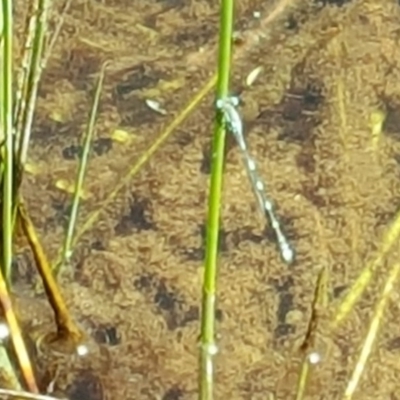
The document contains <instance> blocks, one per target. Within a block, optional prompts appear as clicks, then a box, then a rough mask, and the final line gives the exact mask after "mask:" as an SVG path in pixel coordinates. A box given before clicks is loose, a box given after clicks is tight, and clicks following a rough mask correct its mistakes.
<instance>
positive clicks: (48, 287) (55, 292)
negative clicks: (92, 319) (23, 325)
mask: <svg viewBox="0 0 400 400" xmlns="http://www.w3.org/2000/svg"><path fill="white" fill-rule="evenodd" d="M18 216H19V220H20V222H21V226H22V229H23V231H24V234H25V236H26V238H27V240H28V242H29V245H30V247H31V250H32V252H33V255H34V259H35V262H36V267H37V270H38V272H39V274H40V277H41V278H42V282H43V286H44V289H45V292H46V295H47V297H48V300H49V303H50V305H51V307H52V309H53V312H54V316H55V322H56V325H57V334H56V335H55V336H54V335H51V339H52V341H53V340H54V341H57V342H58V343H59V344H60V345H61V346H63V347H64V346H65V347H66V348H67V349H68V352H71V350H72V351H74V349H75V348H76V347H77V345H78V344H79V343H80V341H81V340H82V339H83V333H82V332H81V331H80V329H79V328H78V327H77V326H76V324H75V322H74V320H73V319H72V317H71V315H70V313H69V311H68V308H67V306H66V304H65V301H64V298H63V296H62V295H61V292H60V289H59V287H58V284H57V282H56V280H55V278H54V276H53V273H52V270H51V267H50V264H49V262H48V260H47V257H46V254H45V253H44V250H43V248H42V245H41V244H40V241H39V239H38V237H37V234H36V231H35V228H34V226H33V224H32V222H31V220H30V218H29V215H28V213H27V211H26V209H25V207H24V206H23V205H22V204H20V206H19V207H18ZM49 338H50V336H49Z"/></svg>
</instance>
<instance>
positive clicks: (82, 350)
mask: <svg viewBox="0 0 400 400" xmlns="http://www.w3.org/2000/svg"><path fill="white" fill-rule="evenodd" d="M76 353H77V354H78V356H81V357H83V356H86V354H88V353H89V349H88V347H87V346H85V345H84V344H80V345H79V346H78V347H77V348H76Z"/></svg>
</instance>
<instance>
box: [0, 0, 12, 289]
mask: <svg viewBox="0 0 400 400" xmlns="http://www.w3.org/2000/svg"><path fill="white" fill-rule="evenodd" d="M1 11H2V13H1V14H2V24H1V25H2V28H3V35H2V36H3V40H2V48H1V50H2V51H1V81H0V83H1V85H0V86H1V89H0V91H1V95H0V100H1V105H0V107H1V132H0V133H1V139H2V140H3V139H4V146H3V148H2V151H1V157H2V166H1V172H2V179H1V181H2V185H3V188H2V189H3V193H2V194H3V196H2V197H3V198H2V208H3V221H2V226H1V229H2V236H3V243H2V245H3V248H2V258H3V259H2V261H3V265H2V267H3V272H4V277H5V279H6V282H7V283H9V282H10V276H11V265H12V237H13V235H12V231H13V229H12V221H13V218H12V215H13V213H12V211H13V165H14V160H13V154H14V146H13V121H12V118H13V95H12V87H13V69H12V57H13V55H12V30H13V20H12V18H13V16H12V2H10V1H9V0H2V10H1Z"/></svg>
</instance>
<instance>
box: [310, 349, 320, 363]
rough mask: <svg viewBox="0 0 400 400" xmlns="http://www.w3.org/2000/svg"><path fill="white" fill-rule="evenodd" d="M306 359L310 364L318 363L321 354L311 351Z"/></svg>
mask: <svg viewBox="0 0 400 400" xmlns="http://www.w3.org/2000/svg"><path fill="white" fill-rule="evenodd" d="M308 361H309V362H310V364H314V365H315V364H318V363H319V362H320V361H321V356H320V355H319V354H318V353H316V352H313V353H311V354H310V355H309V356H308Z"/></svg>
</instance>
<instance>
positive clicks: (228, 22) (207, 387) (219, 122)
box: [199, 0, 234, 400]
mask: <svg viewBox="0 0 400 400" xmlns="http://www.w3.org/2000/svg"><path fill="white" fill-rule="evenodd" d="M233 5H234V0H222V1H221V9H220V39H219V59H218V82H217V98H218V99H224V98H226V97H227V96H228V95H229V77H230V65H231V48H232V29H233ZM225 134H226V129H225V124H224V121H223V116H222V114H221V112H220V111H219V110H217V114H216V122H215V129H214V136H213V146H212V155H211V182H210V193H209V203H208V222H207V241H206V255H205V266H204V277H203V304H202V318H201V351H200V371H199V372H200V378H199V398H200V399H201V400H211V399H212V398H213V386H214V385H213V383H214V355H215V353H216V349H217V347H216V344H215V300H216V280H217V256H218V241H219V225H220V206H221V190H222V181H223V165H224V152H225Z"/></svg>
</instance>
